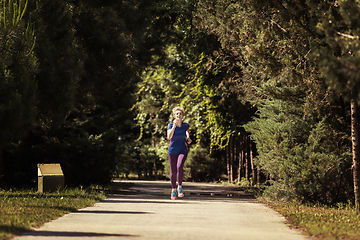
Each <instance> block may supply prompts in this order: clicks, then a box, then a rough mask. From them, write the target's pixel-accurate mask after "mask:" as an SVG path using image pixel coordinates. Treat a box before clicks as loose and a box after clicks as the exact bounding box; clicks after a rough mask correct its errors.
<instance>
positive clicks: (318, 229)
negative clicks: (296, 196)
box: [270, 203, 360, 240]
mask: <svg viewBox="0 0 360 240" xmlns="http://www.w3.org/2000/svg"><path fill="white" fill-rule="evenodd" d="M270 205H271V206H272V207H273V208H274V209H275V210H276V211H278V212H279V213H280V214H282V215H283V216H284V217H285V218H286V219H288V220H289V221H290V223H291V225H292V226H293V227H296V228H300V229H301V230H303V231H304V232H305V233H307V234H308V235H310V236H312V237H314V238H315V239H349V240H351V239H360V231H359V230H360V214H357V213H356V211H355V209H354V208H353V207H351V206H349V205H338V206H337V207H326V206H318V205H314V206H311V205H304V204H297V203H270Z"/></svg>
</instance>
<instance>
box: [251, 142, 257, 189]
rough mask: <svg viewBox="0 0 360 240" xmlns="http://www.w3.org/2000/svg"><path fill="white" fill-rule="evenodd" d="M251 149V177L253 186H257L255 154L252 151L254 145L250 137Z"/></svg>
mask: <svg viewBox="0 0 360 240" xmlns="http://www.w3.org/2000/svg"><path fill="white" fill-rule="evenodd" d="M249 149H250V163H251V177H252V185H255V183H256V178H255V166H254V154H253V150H252V143H251V139H250V137H249Z"/></svg>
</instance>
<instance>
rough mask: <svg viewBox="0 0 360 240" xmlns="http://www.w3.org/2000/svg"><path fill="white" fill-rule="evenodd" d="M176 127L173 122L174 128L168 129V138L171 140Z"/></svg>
mask: <svg viewBox="0 0 360 240" xmlns="http://www.w3.org/2000/svg"><path fill="white" fill-rule="evenodd" d="M175 128H176V124H175V123H173V126H172V128H170V129H168V130H167V140H169V141H170V140H171V138H172V137H173V136H174V132H175Z"/></svg>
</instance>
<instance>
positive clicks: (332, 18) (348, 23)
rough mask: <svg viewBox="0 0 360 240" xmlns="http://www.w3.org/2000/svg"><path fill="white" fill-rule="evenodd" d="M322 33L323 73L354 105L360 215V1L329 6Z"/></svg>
mask: <svg viewBox="0 0 360 240" xmlns="http://www.w3.org/2000/svg"><path fill="white" fill-rule="evenodd" d="M326 10H327V11H326V12H325V14H324V15H323V16H322V21H321V22H320V24H319V25H318V31H319V32H320V33H321V34H322V37H321V38H320V40H321V41H322V43H323V47H322V48H320V49H319V50H318V52H317V53H318V61H319V68H320V71H321V73H322V74H323V75H324V77H325V78H326V81H327V84H328V86H329V87H330V88H331V89H334V90H335V91H337V92H339V93H341V94H342V95H343V96H344V98H345V100H347V101H349V102H350V104H351V138H352V158H353V165H352V171H353V184H354V196H355V207H356V209H357V211H360V188H359V186H360V178H359V176H360V169H359V149H358V147H359V129H358V124H359V122H358V116H357V114H358V110H357V108H358V106H357V105H358V103H359V102H360V91H359V84H360V77H359V72H360V68H359V63H360V55H359V54H360V47H359V44H358V41H359V37H360V24H359V22H358V21H357V19H358V17H359V16H360V6H359V3H358V2H356V1H336V2H335V3H329V4H328V8H327V9H326Z"/></svg>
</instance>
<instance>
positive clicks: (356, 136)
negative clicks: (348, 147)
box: [350, 99, 360, 212]
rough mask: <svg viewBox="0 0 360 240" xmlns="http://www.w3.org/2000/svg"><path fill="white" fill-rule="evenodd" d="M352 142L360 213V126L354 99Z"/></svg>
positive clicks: (356, 206) (357, 207)
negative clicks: (359, 159) (359, 158)
mask: <svg viewBox="0 0 360 240" xmlns="http://www.w3.org/2000/svg"><path fill="white" fill-rule="evenodd" d="M350 104H351V142H352V159H353V165H352V170H353V181H354V195H355V208H356V211H357V212H359V210H360V209H359V207H360V202H359V201H360V199H359V197H360V191H359V185H360V184H359V164H358V155H359V125H358V104H357V102H356V101H355V100H354V99H352V100H351V102H350Z"/></svg>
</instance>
